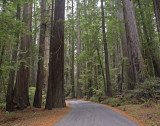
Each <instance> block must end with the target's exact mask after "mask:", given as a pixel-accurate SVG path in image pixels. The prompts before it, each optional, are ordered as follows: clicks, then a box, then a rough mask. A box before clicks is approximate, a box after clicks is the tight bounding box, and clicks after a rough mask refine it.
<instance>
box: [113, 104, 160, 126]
mask: <svg viewBox="0 0 160 126" xmlns="http://www.w3.org/2000/svg"><path fill="white" fill-rule="evenodd" d="M116 108H118V109H120V110H122V111H123V112H125V113H126V114H127V115H130V116H131V117H133V118H135V119H137V120H138V121H139V122H140V123H142V124H144V126H160V104H155V103H152V104H150V105H147V104H135V105H134V104H129V105H121V106H118V107H116Z"/></svg>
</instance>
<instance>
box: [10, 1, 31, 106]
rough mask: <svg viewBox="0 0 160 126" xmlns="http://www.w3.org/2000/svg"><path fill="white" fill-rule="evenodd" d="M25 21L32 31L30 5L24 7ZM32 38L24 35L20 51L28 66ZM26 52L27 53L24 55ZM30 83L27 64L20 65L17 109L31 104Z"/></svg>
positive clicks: (15, 91)
mask: <svg viewBox="0 0 160 126" xmlns="http://www.w3.org/2000/svg"><path fill="white" fill-rule="evenodd" d="M23 21H24V23H25V24H26V31H27V32H30V31H31V7H30V6H29V4H28V3H26V4H25V5H24V10H23ZM30 41H31V36H30V35H27V34H25V33H24V34H23V37H22V41H21V47H20V49H21V50H22V51H23V53H20V59H21V60H25V61H26V62H27V63H28V64H30V61H29V54H30V53H29V48H30ZM24 52H26V53H25V54H24ZM28 83H29V68H28V66H26V63H25V62H21V63H20V68H19V70H18V72H17V78H16V84H15V88H14V99H13V101H14V104H16V105H17V108H20V109H24V108H26V107H27V106H28V105H30V103H29V94H28Z"/></svg>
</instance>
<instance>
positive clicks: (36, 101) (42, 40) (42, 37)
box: [33, 0, 46, 108]
mask: <svg viewBox="0 0 160 126" xmlns="http://www.w3.org/2000/svg"><path fill="white" fill-rule="evenodd" d="M45 17H46V0H42V2H41V26H40V42H39V62H38V72H37V83H36V92H35V97H34V103H33V106H34V107H36V108H41V103H42V86H43V84H44V49H45V34H46V21H45Z"/></svg>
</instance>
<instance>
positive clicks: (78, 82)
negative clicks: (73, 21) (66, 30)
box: [77, 0, 82, 98]
mask: <svg viewBox="0 0 160 126" xmlns="http://www.w3.org/2000/svg"><path fill="white" fill-rule="evenodd" d="M80 53H81V40H80V2H79V0H77V57H79V56H80ZM80 73H81V64H80V61H77V98H82V91H81V83H80V81H79V80H80Z"/></svg>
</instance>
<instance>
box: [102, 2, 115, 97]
mask: <svg viewBox="0 0 160 126" xmlns="http://www.w3.org/2000/svg"><path fill="white" fill-rule="evenodd" d="M101 11H102V33H103V43H104V52H105V72H106V82H107V94H105V95H107V96H112V89H111V80H110V71H109V60H108V48H107V40H106V31H105V18H104V7H103V0H101Z"/></svg>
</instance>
